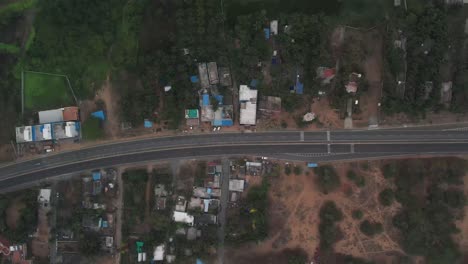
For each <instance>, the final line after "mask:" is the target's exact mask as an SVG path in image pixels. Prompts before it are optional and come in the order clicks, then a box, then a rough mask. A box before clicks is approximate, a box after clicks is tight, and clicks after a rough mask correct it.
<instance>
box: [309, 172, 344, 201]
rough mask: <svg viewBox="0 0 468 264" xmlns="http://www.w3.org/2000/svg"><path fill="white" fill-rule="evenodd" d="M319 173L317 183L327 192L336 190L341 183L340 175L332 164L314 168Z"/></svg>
mask: <svg viewBox="0 0 468 264" xmlns="http://www.w3.org/2000/svg"><path fill="white" fill-rule="evenodd" d="M314 172H315V174H316V175H317V184H318V185H319V187H320V189H321V191H322V192H323V193H325V194H327V193H329V192H332V191H334V190H336V189H337V188H338V187H339V186H340V185H341V182H340V177H338V175H337V174H336V171H335V169H333V167H331V166H322V167H318V168H315V169H314Z"/></svg>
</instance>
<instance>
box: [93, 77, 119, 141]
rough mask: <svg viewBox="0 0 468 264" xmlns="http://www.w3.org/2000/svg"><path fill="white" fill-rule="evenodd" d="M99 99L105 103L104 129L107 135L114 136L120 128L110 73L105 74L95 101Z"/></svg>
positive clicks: (117, 99)
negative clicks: (105, 76)
mask: <svg viewBox="0 0 468 264" xmlns="http://www.w3.org/2000/svg"><path fill="white" fill-rule="evenodd" d="M97 99H101V100H102V101H104V103H105V105H106V112H107V116H106V118H107V120H106V123H105V127H104V128H105V130H106V133H107V135H108V136H109V137H111V138H116V137H117V136H118V134H119V130H120V122H119V118H118V114H119V106H118V102H119V98H118V97H117V95H116V94H115V93H114V92H113V89H112V83H111V81H110V74H107V78H106V81H105V82H104V84H103V85H102V87H101V89H100V90H99V91H98V93H97V95H96V98H95V101H96V100H97Z"/></svg>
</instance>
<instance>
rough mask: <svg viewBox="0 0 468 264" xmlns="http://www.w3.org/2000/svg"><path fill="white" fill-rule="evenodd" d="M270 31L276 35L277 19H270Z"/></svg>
mask: <svg viewBox="0 0 468 264" xmlns="http://www.w3.org/2000/svg"><path fill="white" fill-rule="evenodd" d="M270 32H271V34H272V35H278V20H272V21H270Z"/></svg>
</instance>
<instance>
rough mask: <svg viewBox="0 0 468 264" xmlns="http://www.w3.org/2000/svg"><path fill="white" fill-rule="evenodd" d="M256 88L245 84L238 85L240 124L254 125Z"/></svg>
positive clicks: (255, 119) (255, 117)
mask: <svg viewBox="0 0 468 264" xmlns="http://www.w3.org/2000/svg"><path fill="white" fill-rule="evenodd" d="M257 94H258V91H257V90H253V89H250V88H249V87H248V86H247V85H241V86H240V87H239V103H240V121H239V123H240V124H241V125H255V124H256V121H257Z"/></svg>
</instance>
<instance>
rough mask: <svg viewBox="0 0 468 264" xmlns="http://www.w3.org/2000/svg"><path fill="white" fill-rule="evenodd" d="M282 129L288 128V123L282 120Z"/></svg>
mask: <svg viewBox="0 0 468 264" xmlns="http://www.w3.org/2000/svg"><path fill="white" fill-rule="evenodd" d="M281 128H288V123H286V121H284V120H282V121H281Z"/></svg>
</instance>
